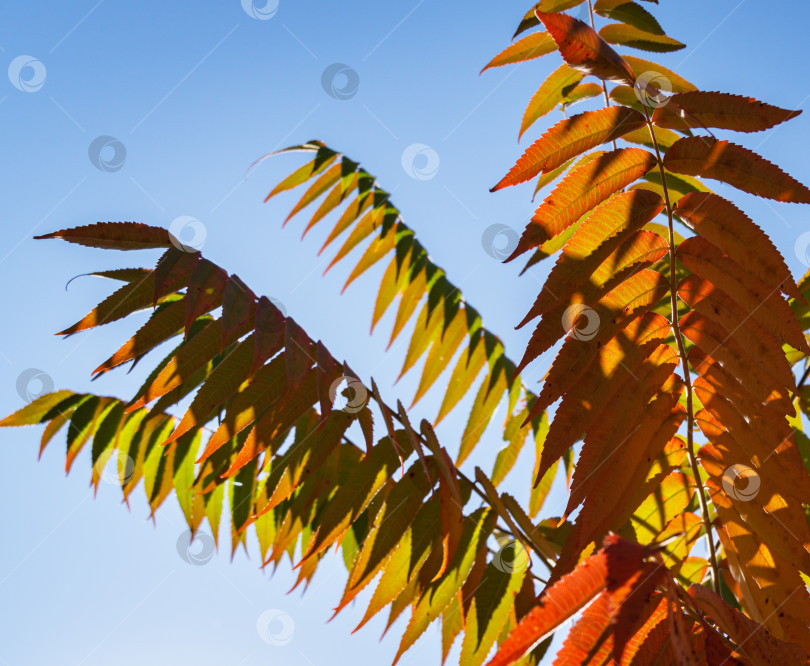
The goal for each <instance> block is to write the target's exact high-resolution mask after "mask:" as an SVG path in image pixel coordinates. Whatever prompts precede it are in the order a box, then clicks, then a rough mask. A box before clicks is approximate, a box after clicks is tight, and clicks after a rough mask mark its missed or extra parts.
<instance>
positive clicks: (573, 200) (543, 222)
mask: <svg viewBox="0 0 810 666" xmlns="http://www.w3.org/2000/svg"><path fill="white" fill-rule="evenodd" d="M654 165H655V156H654V155H653V154H652V153H650V152H648V151H646V150H643V149H641V148H620V149H618V150H614V151H611V152H609V153H606V154H605V155H602V156H601V157H599V158H598V159H595V160H592V161H590V162H588V163H586V164H583V165H582V166H580V167H578V168H576V169H573V170H572V171H570V172H569V173H568V174H567V175H566V176H565V177H564V178H563V179H562V180H561V181H560V183H559V184H558V185H557V187H555V188H554V190H553V191H552V193H551V194H550V195H549V196H547V197H546V198H545V199H544V200H543V203H542V204H541V205H540V207H539V208H538V209H537V210H536V211H535V214H534V216H533V217H532V221H531V223H529V225H528V226H527V227H526V229H525V230H524V231H523V235H522V236H521V238H520V241H519V242H518V245H517V248H516V249H515V251H514V252H513V253H512V255H511V256H510V257H509V258H508V259H507V261H511V260H512V259H514V258H515V257H519V256H520V255H521V254H523V253H524V252H526V251H527V250H529V249H531V248H533V247H537V246H538V245H540V244H541V243H545V242H546V241H547V240H549V239H550V238H554V236H557V235H558V234H561V233H562V232H563V231H565V230H566V229H567V228H568V227H570V226H571V225H572V224H573V223H574V222H576V221H577V220H578V219H579V218H581V217H582V216H583V215H584V214H585V213H587V212H588V211H589V210H591V209H592V208H594V207H595V206H597V205H598V204H600V203H601V202H603V201H604V200H605V199H607V198H608V197H610V195H612V194H614V193H615V192H618V191H619V190H620V189H622V188H624V187H626V186H627V185H629V184H630V183H632V182H633V181H635V180H636V179H638V178H640V177H641V176H643V175H644V174H645V173H647V172H648V171H649V170H650V169H652V168H653V166H654Z"/></svg>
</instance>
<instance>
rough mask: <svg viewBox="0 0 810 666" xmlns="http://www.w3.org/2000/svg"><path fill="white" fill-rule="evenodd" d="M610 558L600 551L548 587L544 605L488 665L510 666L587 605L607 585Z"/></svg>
mask: <svg viewBox="0 0 810 666" xmlns="http://www.w3.org/2000/svg"><path fill="white" fill-rule="evenodd" d="M607 575H608V558H607V554H606V552H605V551H604V550H600V551H599V552H598V553H596V554H595V555H592V556H591V557H589V558H588V559H587V560H585V561H584V562H582V563H581V564H580V565H579V566H577V568H576V569H574V571H572V572H571V573H570V574H568V575H566V576H563V577H562V578H561V579H560V580H558V581H557V582H556V583H555V584H554V585H552V586H551V587H550V588H548V589H547V590H546V591H545V592H544V593H543V595H542V597H541V598H540V604H539V605H538V606H535V608H533V609H532V610H531V611H530V612H529V614H528V615H526V616H525V617H524V618H523V619H522V620H521V621H520V623H519V624H518V626H517V627H516V628H515V629H514V630H513V631H512V633H511V634H509V638H507V639H506V640H505V641H504V642H503V643H502V644H501V646H500V648H499V649H498V652H497V654H496V655H495V656H494V657H493V658H492V660H491V661H490V662H489V663H488V664H487V666H508V665H509V664H512V663H513V662H515V661H517V660H518V659H520V658H521V657H522V656H523V655H524V654H525V653H526V651H527V650H529V649H530V648H531V647H532V646H533V645H534V644H535V643H537V642H538V641H540V640H542V639H543V637H545V636H546V635H548V633H549V632H551V631H552V630H553V629H555V628H556V627H558V626H559V625H560V624H562V623H563V622H564V621H565V620H566V619H568V618H569V617H571V616H572V615H573V614H574V613H576V612H577V611H578V610H579V609H580V608H582V607H583V606H585V604H587V603H588V602H589V601H590V600H591V599H593V597H594V596H596V594H597V593H598V592H600V591H601V590H603V589H604V587H605V585H606V583H607Z"/></svg>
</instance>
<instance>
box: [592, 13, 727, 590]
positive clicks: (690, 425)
mask: <svg viewBox="0 0 810 666" xmlns="http://www.w3.org/2000/svg"><path fill="white" fill-rule="evenodd" d="M588 2H589V4H590V0H588ZM643 108H644V115H645V116H646V117H647V128H648V129H649V130H650V138H651V139H652V143H653V148H655V157H656V159H657V161H658V171H659V173H660V174H661V187H662V188H663V189H664V203H665V205H666V209H667V226H668V228H669V296H670V305H671V309H672V322H671V323H672V332H673V335H674V336H675V341H676V343H677V344H678V352H679V354H680V356H681V367H682V368H683V381H684V385H685V386H686V444H687V446H686V453H687V455H688V457H689V465H690V467H691V468H692V474H693V476H694V477H695V487H696V488H697V493H698V500H699V502H700V513H701V516H702V518H703V529H704V531H705V532H706V545H707V546H708V550H709V564H710V566H711V569H712V586H713V587H714V591H715V592H717V593H718V594H720V570H719V567H718V566H717V552H716V550H715V547H714V540H713V539H712V520H711V517H710V515H709V505H708V503H707V502H706V491H705V489H704V487H703V482H702V481H701V479H700V468H699V466H698V461H697V456H696V455H695V439H694V428H695V413H694V405H693V401H692V377H691V374H690V373H689V364H688V363H687V361H686V347H685V345H684V342H683V335H682V334H681V327H680V323H679V317H678V296H677V282H676V279H677V278H676V275H675V249H676V245H675V229H674V226H673V221H672V203H671V201H670V198H669V188H668V187H667V178H666V172H665V171H664V161H663V160H662V159H661V151H660V150H659V148H658V140H657V139H656V137H655V129H654V128H653V124H652V122H651V120H650V114H649V113H648V111H647V106H646V105H643Z"/></svg>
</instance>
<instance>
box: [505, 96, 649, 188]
mask: <svg viewBox="0 0 810 666" xmlns="http://www.w3.org/2000/svg"><path fill="white" fill-rule="evenodd" d="M645 122H646V121H645V118H644V116H643V115H642V114H641V113H639V112H638V111H636V110H635V109H630V108H628V107H626V106H610V107H607V108H604V109H600V110H598V111H586V112H585V113H580V114H578V115H576V116H572V117H571V118H567V119H565V120H561V121H560V122H559V123H557V124H556V125H554V127H552V128H551V129H549V130H548V131H547V132H546V133H545V134H544V135H543V136H541V137H540V138H539V139H538V140H537V141H535V142H534V143H533V144H532V145H531V146H530V147H529V149H528V150H527V151H526V152H525V153H523V156H522V157H521V158H520V159H519V160H518V161H517V164H515V166H514V167H512V169H511V170H510V171H509V174H508V175H507V176H506V177H505V178H503V180H501V181H500V182H499V183H498V184H497V185H496V186H495V187H493V188H492V191H493V192H494V191H496V190H500V189H501V188H504V187H508V186H509V185H517V184H518V183H524V182H526V181H527V180H530V179H532V178H534V177H535V176H536V175H537V174H539V173H548V172H549V171H552V170H553V169H556V168H557V167H558V166H560V165H561V164H564V163H565V162H566V161H567V160H569V159H571V158H572V157H576V156H577V155H580V154H581V153H584V152H585V151H586V150H590V149H591V148H595V147H596V146H599V145H601V144H603V143H607V142H608V141H613V140H615V139H618V138H619V137H621V136H622V135H624V134H627V133H628V132H631V131H632V130H634V129H638V128H639V127H643V126H644V124H645Z"/></svg>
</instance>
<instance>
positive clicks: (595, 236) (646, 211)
mask: <svg viewBox="0 0 810 666" xmlns="http://www.w3.org/2000/svg"><path fill="white" fill-rule="evenodd" d="M663 208H664V202H663V199H661V197H660V196H659V195H658V194H656V193H654V192H650V191H649V190H633V191H631V192H621V193H619V194H616V195H614V196H612V197H611V198H610V199H608V200H607V201H606V202H605V203H603V204H601V205H600V206H599V207H598V208H597V209H596V210H595V211H594V212H593V213H592V214H591V215H589V216H588V218H587V219H586V220H585V221H584V222H583V223H582V224H581V225H580V226H579V228H578V229H577V230H576V231H575V232H574V234H573V235H572V236H571V238H570V240H569V241H568V243H566V245H565V247H564V249H563V251H562V254H560V256H559V257H558V258H557V262H556V263H555V264H554V267H553V268H552V269H551V272H550V273H549V276H548V278H547V279H546V282H545V284H544V285H543V290H542V291H541V292H540V294H539V295H538V297H537V300H536V301H535V303H534V305H533V306H532V308H531V310H529V313H528V314H527V315H526V317H525V318H524V319H523V322H521V325H523V324H524V323H525V322H527V321H529V320H531V319H533V318H534V317H537V316H540V315H542V314H544V313H545V312H547V311H548V310H550V309H551V308H553V307H554V306H556V305H559V304H560V303H561V302H567V301H568V299H569V298H570V296H571V294H573V293H574V292H575V291H577V290H579V289H581V288H582V287H583V285H584V284H585V283H586V282H588V281H589V280H590V279H591V276H592V275H593V274H594V273H595V272H596V271H597V270H598V268H599V267H600V266H601V265H602V264H603V262H605V261H606V260H607V259H608V257H609V256H610V255H611V253H614V252H615V251H616V249H617V247H619V246H620V245H622V244H623V243H624V241H626V240H627V239H628V238H631V237H635V238H637V239H638V238H639V237H638V236H635V235H634V234H635V232H636V231H638V230H639V229H641V227H643V226H644V225H645V224H647V223H648V222H649V221H650V220H652V219H653V218H654V217H655V216H656V215H657V214H658V213H660V212H661V211H662V210H663ZM631 235H633V236H631ZM625 249H626V250H627V249H630V248H629V246H628V247H625ZM619 256H622V255H621V253H619ZM622 258H624V256H622ZM612 267H613V268H614V269H615V264H612Z"/></svg>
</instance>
